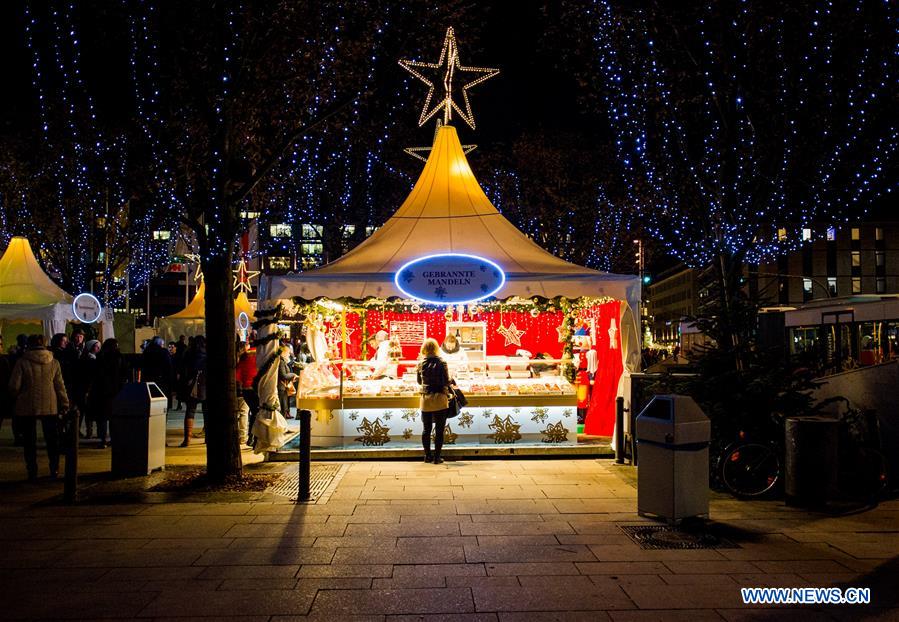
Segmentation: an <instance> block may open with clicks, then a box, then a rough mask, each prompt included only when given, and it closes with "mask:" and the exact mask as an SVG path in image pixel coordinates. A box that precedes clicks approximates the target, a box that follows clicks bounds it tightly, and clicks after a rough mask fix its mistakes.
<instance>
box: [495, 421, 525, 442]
mask: <svg viewBox="0 0 899 622" xmlns="http://www.w3.org/2000/svg"><path fill="white" fill-rule="evenodd" d="M487 427H488V428H490V429H491V430H493V434H488V435H487V438H492V439H493V442H494V443H497V444H498V443H514V442H515V441H519V440H521V432H519V429H520V428H521V425H520V424H519V423H517V422H516V421H515V420H514V419H512V417H511V416H510V415H506V418H505V419H500V418H499V415H496V416H494V417H493V423H489V424H487Z"/></svg>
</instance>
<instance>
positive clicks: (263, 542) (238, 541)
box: [228, 536, 331, 549]
mask: <svg viewBox="0 0 899 622" xmlns="http://www.w3.org/2000/svg"><path fill="white" fill-rule="evenodd" d="M324 537H331V536H324ZM316 540H318V538H315V537H313V536H305V537H303V536H301V537H299V538H294V537H292V536H286V537H281V538H231V543H230V544H229V545H228V548H229V549H244V548H264V549H267V548H276V547H284V548H288V549H298V548H303V547H308V546H315V545H316Z"/></svg>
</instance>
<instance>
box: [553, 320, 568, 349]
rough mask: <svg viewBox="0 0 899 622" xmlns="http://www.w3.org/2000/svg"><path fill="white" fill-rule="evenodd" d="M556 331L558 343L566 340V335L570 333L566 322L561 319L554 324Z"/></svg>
mask: <svg viewBox="0 0 899 622" xmlns="http://www.w3.org/2000/svg"><path fill="white" fill-rule="evenodd" d="M556 332H557V333H559V343H565V342H566V341H568V337H569V335H570V334H571V331H570V330H568V322H566V321H565V320H562V323H561V324H559V325H558V326H556Z"/></svg>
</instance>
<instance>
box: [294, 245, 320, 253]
mask: <svg viewBox="0 0 899 622" xmlns="http://www.w3.org/2000/svg"><path fill="white" fill-rule="evenodd" d="M322 250H323V246H322V244H301V245H300V252H301V253H302V254H303V255H321V254H322Z"/></svg>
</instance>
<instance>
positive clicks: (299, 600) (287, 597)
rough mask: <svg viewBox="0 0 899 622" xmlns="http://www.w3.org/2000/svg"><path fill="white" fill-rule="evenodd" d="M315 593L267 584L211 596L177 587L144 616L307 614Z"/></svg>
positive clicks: (160, 596) (147, 609) (156, 599)
mask: <svg viewBox="0 0 899 622" xmlns="http://www.w3.org/2000/svg"><path fill="white" fill-rule="evenodd" d="M314 597H315V590H306V589H293V590H269V589H266V588H265V586H264V585H260V586H259V589H257V590H234V591H230V592H228V591H218V592H216V593H215V596H214V597H212V598H209V597H208V593H207V592H198V591H191V590H189V589H185V590H175V591H170V592H162V593H160V594H159V595H158V596H157V597H156V598H155V599H154V600H153V601H152V602H151V603H150V604H149V605H147V606H146V608H145V609H143V610H142V611H141V617H163V616H169V617H185V616H197V617H200V616H206V617H224V616H236V615H269V616H270V615H278V614H306V613H308V612H309V607H310V606H311V605H312V600H313V598H314Z"/></svg>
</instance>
